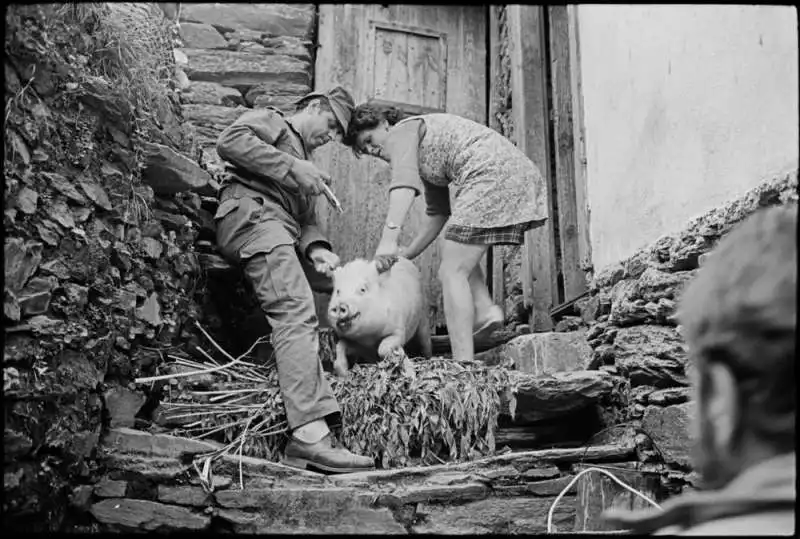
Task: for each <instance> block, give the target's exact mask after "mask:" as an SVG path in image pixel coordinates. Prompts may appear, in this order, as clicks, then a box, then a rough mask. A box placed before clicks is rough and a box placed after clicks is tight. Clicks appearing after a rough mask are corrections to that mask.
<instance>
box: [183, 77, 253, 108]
mask: <svg viewBox="0 0 800 539" xmlns="http://www.w3.org/2000/svg"><path fill="white" fill-rule="evenodd" d="M181 102H183V103H188V104H194V105H217V106H219V105H221V106H224V107H236V106H237V105H244V104H245V98H244V96H242V93H241V92H240V91H239V90H237V89H236V88H229V87H227V86H223V85H222V84H218V83H216V82H199V81H198V82H190V83H189V85H188V86H187V87H186V89H185V90H183V91H182V92H181Z"/></svg>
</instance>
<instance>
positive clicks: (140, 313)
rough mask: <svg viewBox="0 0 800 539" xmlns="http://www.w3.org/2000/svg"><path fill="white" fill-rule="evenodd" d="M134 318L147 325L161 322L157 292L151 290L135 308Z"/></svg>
mask: <svg viewBox="0 0 800 539" xmlns="http://www.w3.org/2000/svg"><path fill="white" fill-rule="evenodd" d="M136 318H138V319H139V320H142V321H144V322H147V323H148V324H149V325H151V326H154V327H158V326H160V325H161V324H162V323H163V320H162V319H161V305H160V304H159V302H158V294H156V293H155V292H153V293H152V294H150V296H149V297H148V298H147V299H146V300H145V301H144V304H142V306H141V307H139V308H138V309H136Z"/></svg>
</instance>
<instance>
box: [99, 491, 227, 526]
mask: <svg viewBox="0 0 800 539" xmlns="http://www.w3.org/2000/svg"><path fill="white" fill-rule="evenodd" d="M90 511H91V513H92V515H93V516H94V517H95V518H96V519H97V520H98V521H99V522H100V523H101V524H107V525H112V526H118V527H120V528H122V529H123V530H131V531H133V530H142V531H161V532H165V531H201V530H205V529H206V528H208V526H209V524H210V523H211V517H209V516H207V515H201V514H197V513H195V512H193V511H192V510H190V509H187V508H185V507H176V506H173V505H164V504H162V503H158V502H151V501H148V500H129V499H126V498H111V499H107V500H103V501H101V502H98V503H96V504H94V505H92V508H91V510H90Z"/></svg>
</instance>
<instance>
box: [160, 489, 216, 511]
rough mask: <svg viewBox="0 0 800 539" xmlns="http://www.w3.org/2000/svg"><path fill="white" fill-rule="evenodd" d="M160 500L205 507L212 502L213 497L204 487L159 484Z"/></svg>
mask: <svg viewBox="0 0 800 539" xmlns="http://www.w3.org/2000/svg"><path fill="white" fill-rule="evenodd" d="M158 501H160V502H163V503H172V504H175V505H189V506H195V507H204V506H206V505H209V504H211V503H212V498H211V495H210V494H209V493H207V492H206V491H205V490H203V488H202V487H190V486H177V487H171V486H166V485H159V486H158Z"/></svg>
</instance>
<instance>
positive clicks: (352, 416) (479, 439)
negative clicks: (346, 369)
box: [136, 325, 514, 467]
mask: <svg viewBox="0 0 800 539" xmlns="http://www.w3.org/2000/svg"><path fill="white" fill-rule="evenodd" d="M198 328H199V329H200V331H201V332H202V333H203V334H204V335H205V336H206V338H207V339H208V340H209V341H210V342H211V343H212V345H213V346H214V347H215V348H216V349H217V351H218V352H220V353H221V354H222V355H223V356H224V357H225V358H226V360H227V362H226V363H220V362H218V361H216V360H214V358H213V357H212V356H211V354H209V353H208V352H206V351H204V350H200V352H201V353H202V354H203V356H204V357H205V361H195V360H191V359H187V358H183V357H178V356H174V355H170V356H168V357H169V358H170V359H171V360H172V363H171V364H170V365H168V366H167V367H168V368H169V369H170V370H171V371H172V372H171V373H170V374H164V375H160V376H156V377H150V378H140V379H137V380H136V382H137V383H153V382H158V381H164V380H171V381H172V383H171V384H170V385H169V386H168V387H169V388H170V389H169V390H168V392H167V394H166V395H165V397H164V402H162V407H163V409H164V416H163V417H164V418H165V419H168V420H171V421H173V422H174V421H177V420H183V421H186V424H184V425H182V426H181V427H179V428H176V430H175V432H174V434H177V435H183V436H188V437H191V438H196V439H215V440H220V441H222V442H223V443H225V444H226V445H225V446H224V447H223V448H222V449H220V451H218V452H217V453H216V454H215V455H213V457H217V456H221V455H223V454H238V455H247V456H254V457H261V458H267V459H270V460H278V459H279V458H280V454H281V452H282V450H283V446H284V444H285V441H286V437H285V432H286V428H287V424H286V416H285V410H284V407H283V401H282V399H281V395H280V391H279V390H278V380H277V371H276V368H275V364H274V361H271V362H270V363H269V364H268V365H257V364H255V363H253V362H251V361H248V357H249V354H250V352H251V351H252V350H253V349H254V348H255V346H256V344H258V343H259V342H261V341H257V342H256V343H254V344H253V346H251V348H250V349H249V350H248V351H247V352H245V353H244V354H242V355H241V356H239V357H236V358H234V357H232V356H231V355H230V354H228V353H227V352H225V350H223V349H222V348H221V347H220V346H219V345H218V344H217V343H216V342H215V341H214V340H213V339H212V338H211V336H210V335H208V333H206V332H205V330H203V328H201V327H200V326H199V325H198ZM325 336H326V338H325V339H323V343H322V344H323V345H322V347H321V348H322V350H321V352H322V355H323V356H327V357H330V353H331V348H332V346H331V345H332V339H331V334H330V333H327V334H326V335H325ZM510 374H511V373H509V372H508V371H506V370H505V369H502V368H487V367H485V366H483V365H482V364H479V363H469V364H464V363H460V362H457V361H454V360H452V359H445V358H433V359H430V360H417V361H413V360H411V359H409V358H408V357H406V356H405V355H404V354H396V355H394V356H393V357H390V358H388V359H386V360H385V361H382V362H381V363H378V364H374V365H356V366H354V368H353V370H352V371H351V373H350V376H349V377H348V378H346V379H344V380H340V379H337V378H335V377H332V376H329V377H328V382H329V383H330V384H331V387H332V390H333V392H334V394H335V395H336V397H337V400H338V401H339V403H340V406H341V411H342V418H343V423H344V428H343V429H342V431H341V432H340V433H339V434H338V436H339V439H340V440H341V441H342V442H343V443H344V444H345V445H346V446H347V447H349V448H351V449H352V450H353V451H356V452H359V453H362V454H365V455H371V456H373V457H374V458H375V459H377V460H378V461H379V462H380V463H381V464H382V466H383V467H395V466H408V465H414V464H438V463H442V462H448V461H449V462H455V461H464V460H470V459H474V458H477V457H482V456H486V455H491V454H493V453H494V450H495V440H494V437H495V431H496V428H497V419H498V416H499V414H500V408H501V407H500V396H501V394H503V393H506V394H508V393H510V392H512V391H513V389H514V388H513V379H512V377H511V376H510ZM326 376H328V375H326ZM200 377H205V380H203V382H204V385H205V387H204V389H192V388H191V387H190V384H183V383H181V381H188V380H195V381H197V380H199V379H200Z"/></svg>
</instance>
